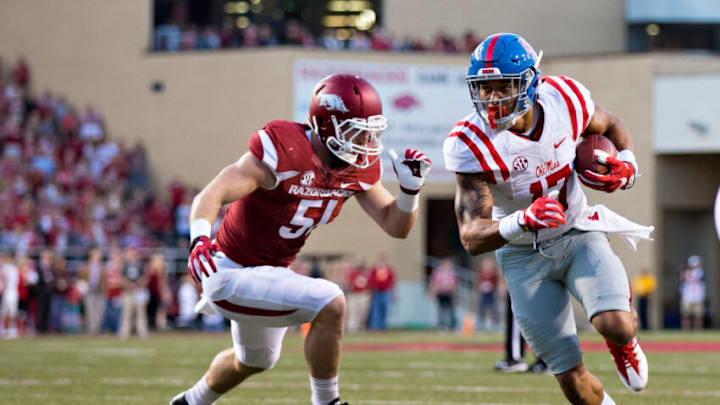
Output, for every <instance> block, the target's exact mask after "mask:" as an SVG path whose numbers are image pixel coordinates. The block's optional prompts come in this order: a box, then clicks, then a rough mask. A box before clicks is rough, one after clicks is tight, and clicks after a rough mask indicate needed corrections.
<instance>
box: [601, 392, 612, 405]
mask: <svg viewBox="0 0 720 405" xmlns="http://www.w3.org/2000/svg"><path fill="white" fill-rule="evenodd" d="M600 405H616V404H615V401H613V399H612V398H610V395H609V394H608V393H607V392H605V391H603V400H602V402H601V403H600Z"/></svg>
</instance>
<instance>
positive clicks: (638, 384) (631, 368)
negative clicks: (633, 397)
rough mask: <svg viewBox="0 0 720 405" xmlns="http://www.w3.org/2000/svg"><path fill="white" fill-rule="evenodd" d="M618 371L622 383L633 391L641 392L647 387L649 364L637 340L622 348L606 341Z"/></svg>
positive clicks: (634, 339)
mask: <svg viewBox="0 0 720 405" xmlns="http://www.w3.org/2000/svg"><path fill="white" fill-rule="evenodd" d="M605 343H606V344H607V346H608V348H609V349H610V354H612V357H613V360H615V368H616V369H617V373H618V376H619V377H620V381H622V383H623V384H624V385H625V386H626V387H627V388H628V389H629V390H632V391H640V390H642V389H643V388H645V386H646V385H647V381H648V362H647V357H645V353H643V351H642V349H641V348H640V344H639V343H638V341H637V338H633V340H631V341H630V342H628V343H627V344H626V345H623V346H620V345H618V344H615V343H612V342H610V341H608V340H607V339H606V340H605Z"/></svg>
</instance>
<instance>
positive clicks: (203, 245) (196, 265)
mask: <svg viewBox="0 0 720 405" xmlns="http://www.w3.org/2000/svg"><path fill="white" fill-rule="evenodd" d="M217 250H218V248H217V245H216V244H213V243H212V241H210V238H208V237H207V236H198V237H197V238H195V240H193V242H192V244H191V245H190V257H189V258H188V267H187V271H188V273H190V275H191V276H192V278H193V280H195V282H196V283H198V284H200V283H201V278H200V273H202V274H204V275H205V277H210V272H211V271H212V272H213V273H216V272H217V267H215V262H214V261H213V258H212V254H213V253H214V252H215V251H217Z"/></svg>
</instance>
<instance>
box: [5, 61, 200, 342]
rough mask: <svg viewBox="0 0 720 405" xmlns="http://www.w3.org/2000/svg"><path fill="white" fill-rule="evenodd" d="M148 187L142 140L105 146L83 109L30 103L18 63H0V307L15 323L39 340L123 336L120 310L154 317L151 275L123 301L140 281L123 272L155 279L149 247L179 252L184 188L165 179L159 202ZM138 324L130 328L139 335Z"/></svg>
mask: <svg viewBox="0 0 720 405" xmlns="http://www.w3.org/2000/svg"><path fill="white" fill-rule="evenodd" d="M150 183H151V181H150V178H149V174H148V162H147V155H146V152H145V148H144V147H143V145H142V143H140V142H137V143H135V144H134V145H133V146H131V147H128V146H126V145H125V144H124V143H123V142H121V141H118V140H115V139H112V138H111V137H110V136H109V134H108V132H107V129H106V127H105V123H104V119H103V116H102V114H101V113H100V112H99V111H97V109H95V108H94V107H93V106H92V105H88V106H86V107H85V108H84V109H83V110H80V109H79V108H77V107H76V106H75V105H74V104H72V103H71V102H69V101H68V100H67V99H65V98H64V97H63V96H61V95H57V94H53V93H51V92H50V91H44V92H42V94H40V95H35V94H34V92H33V89H32V75H31V70H30V67H29V66H28V64H27V62H26V61H25V60H24V59H23V58H19V60H18V61H17V62H16V63H15V64H13V65H7V66H6V65H5V64H4V63H3V60H2V59H0V252H2V258H0V267H1V268H2V271H0V295H2V296H4V298H3V307H4V308H5V307H8V308H10V307H11V306H10V305H6V303H5V301H8V303H12V302H13V301H18V307H19V308H20V310H21V311H20V315H23V316H25V317H26V319H24V320H23V319H20V321H21V322H20V323H21V325H22V326H26V327H27V328H28V329H29V330H30V332H31V333H34V332H35V331H37V332H40V333H43V332H50V331H52V332H62V331H75V330H80V327H81V326H80V325H81V324H86V326H87V328H86V329H87V330H88V331H93V332H97V331H98V330H99V329H100V328H101V326H102V327H103V328H105V329H106V330H111V331H115V330H117V331H119V333H121V334H124V335H127V334H129V332H128V331H127V326H125V327H124V329H123V326H122V325H121V319H122V318H121V316H122V313H123V312H122V311H121V310H120V308H121V307H122V305H121V304H122V303H123V302H125V303H132V302H143V301H147V304H148V306H149V308H150V309H151V312H152V311H156V309H153V308H157V307H159V308H163V306H162V305H160V304H159V302H163V303H165V302H168V298H167V297H165V298H163V299H162V300H160V299H159V298H158V297H159V296H160V295H163V294H164V293H163V294H160V293H159V292H158V291H160V290H159V289H158V288H157V286H156V284H157V282H155V281H152V280H155V278H153V277H149V278H148V281H147V283H149V284H148V285H149V286H155V287H152V288H150V289H149V291H153V289H154V290H155V294H150V295H148V297H147V299H145V298H144V297H143V294H139V295H138V297H137V299H136V300H134V301H133V300H129V299H128V298H127V297H125V298H124V299H123V294H124V292H126V291H127V289H128V285H130V284H128V283H130V282H131V281H132V283H136V284H137V283H138V282H140V281H138V280H137V279H136V280H131V279H132V277H130V274H127V273H128V271H129V270H128V269H132V268H142V269H143V271H142V272H140V273H144V269H145V267H147V272H148V274H155V272H158V271H159V270H157V269H158V268H159V267H164V266H159V264H158V263H161V262H163V263H164V259H163V258H158V257H155V256H152V257H151V254H152V252H153V250H152V249H153V248H160V247H168V246H170V247H172V246H178V247H186V246H187V244H188V241H187V239H188V236H189V226H188V216H189V211H190V202H191V198H192V195H193V194H194V190H190V189H189V188H188V187H186V186H185V185H184V184H182V183H181V182H179V181H175V182H173V183H172V184H171V185H170V187H169V190H167V192H166V193H165V194H164V195H163V194H161V193H158V192H154V191H152V190H154V189H153V188H152V187H149V186H150ZM94 247H102V248H103V250H101V251H100V250H93V248H94ZM183 251H184V249H183ZM133 252H135V253H133ZM133 255H134V256H135V258H134V259H133ZM143 255H144V256H148V257H142V256H143ZM172 259H174V258H169V259H168V260H172ZM181 259H184V258H181ZM101 262H102V265H99V264H98V263H101ZM133 262H135V263H136V265H135V266H130V265H129V263H133ZM146 262H147V263H146ZM170 265H174V263H172V262H170ZM98 268H100V269H102V276H100V275H98V274H100V273H98V272H97V269H98ZM88 269H90V270H92V271H90V273H88ZM121 270H122V273H118V272H119V271H121ZM163 271H164V270H163ZM174 272H175V267H173V271H172V273H173V274H174ZM88 274H89V275H88ZM138 274H139V273H138ZM88 280H90V281H92V282H90V281H88ZM100 280H102V283H101V282H100ZM143 280H145V279H143ZM105 282H106V283H105ZM144 282H145V281H142V282H141V283H144ZM132 283H131V284H132ZM101 284H102V285H104V286H105V287H107V288H105V289H103V290H102V294H103V296H102V297H100V296H98V294H100V293H101V291H100V290H99V289H98V288H99V285H101ZM11 285H17V287H18V288H17V291H16V289H15V288H12V287H11ZM88 288H89V289H88ZM143 289H144V288H143ZM3 293H5V294H3ZM164 295H167V294H164ZM83 300H85V301H88V300H90V301H88V303H89V302H91V301H92V300H94V301H92V302H95V303H101V304H102V305H101V304H97V305H94V304H93V305H83ZM97 308H101V309H98V310H96V309H97ZM81 310H82V311H84V312H83V313H84V315H86V317H87V318H88V319H87V321H88V322H82V320H83V319H84V318H82V317H81V316H80V311H81ZM15 312H17V311H12V310H11V309H10V310H6V311H5V312H4V313H3V314H2V318H3V319H2V322H0V330H3V329H7V333H8V334H15V333H17V329H18V328H17V327H11V326H8V320H13V319H14V320H15V321H17V320H18V319H19V318H22V317H21V316H20V315H18V314H16V313H15ZM136 312H137V313H142V312H143V311H140V310H138V311H136ZM98 319H100V320H98ZM150 319H151V320H150V324H151V325H154V324H155V322H154V320H153V319H154V318H152V317H151V318H150ZM25 321H31V322H25ZM10 323H11V324H13V325H16V324H17V322H10ZM143 324H144V323H142V322H141V323H137V324H136V325H137V328H138V329H139V333H141V334H144V333H146V332H145V331H142V330H140V329H141V326H142V325H143ZM160 327H162V325H160Z"/></svg>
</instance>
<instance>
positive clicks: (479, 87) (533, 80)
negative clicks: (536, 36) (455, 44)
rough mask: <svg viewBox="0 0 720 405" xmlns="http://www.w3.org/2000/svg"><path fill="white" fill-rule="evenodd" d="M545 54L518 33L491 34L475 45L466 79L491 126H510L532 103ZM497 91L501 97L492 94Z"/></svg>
mask: <svg viewBox="0 0 720 405" xmlns="http://www.w3.org/2000/svg"><path fill="white" fill-rule="evenodd" d="M541 58H542V51H540V55H538V54H536V53H535V50H533V48H532V47H531V46H530V44H528V43H527V41H525V40H524V39H523V38H522V37H521V36H519V35H516V34H508V33H499V34H493V35H490V36H489V37H487V38H485V40H484V41H482V42H481V43H480V45H478V46H477V48H475V51H473V53H472V55H471V56H470V67H469V68H468V73H467V77H466V80H467V83H468V87H469V89H470V98H471V99H472V102H473V105H474V106H475V110H476V111H477V113H478V114H479V115H480V117H482V119H483V120H484V121H485V122H487V123H488V124H489V125H490V128H492V129H507V128H510V127H512V126H513V125H514V124H515V122H516V121H517V119H518V118H520V117H522V116H523V114H525V113H526V112H528V110H529V109H530V107H532V104H533V103H534V102H535V100H536V98H537V87H538V84H539V77H540V68H539V65H540V59H541ZM490 81H496V82H494V84H493V83H489V82H490ZM497 81H501V82H499V83H498V82H497ZM493 93H496V94H497V97H492V94H493Z"/></svg>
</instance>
